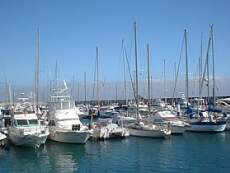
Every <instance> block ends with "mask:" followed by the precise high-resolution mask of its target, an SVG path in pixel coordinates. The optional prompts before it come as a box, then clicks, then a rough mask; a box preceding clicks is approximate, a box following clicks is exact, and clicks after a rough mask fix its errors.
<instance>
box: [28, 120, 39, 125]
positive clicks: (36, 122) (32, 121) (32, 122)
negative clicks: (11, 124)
mask: <svg viewBox="0 0 230 173" xmlns="http://www.w3.org/2000/svg"><path fill="white" fill-rule="evenodd" d="M29 124H30V125H38V120H36V119H32V120H29Z"/></svg>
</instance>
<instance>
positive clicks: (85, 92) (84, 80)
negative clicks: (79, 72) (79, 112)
mask: <svg viewBox="0 0 230 173" xmlns="http://www.w3.org/2000/svg"><path fill="white" fill-rule="evenodd" d="M84 91H85V92H84V93H85V105H86V94H87V91H86V72H84Z"/></svg>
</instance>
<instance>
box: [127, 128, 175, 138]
mask: <svg viewBox="0 0 230 173" xmlns="http://www.w3.org/2000/svg"><path fill="white" fill-rule="evenodd" d="M129 133H130V135H131V136H138V137H149V138H165V137H167V136H169V135H170V134H167V133H165V131H161V130H143V129H137V128H129Z"/></svg>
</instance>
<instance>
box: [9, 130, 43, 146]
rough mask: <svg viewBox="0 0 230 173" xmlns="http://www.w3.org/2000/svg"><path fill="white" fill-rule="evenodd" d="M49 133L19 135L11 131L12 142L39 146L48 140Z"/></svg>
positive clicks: (19, 144) (18, 144)
mask: <svg viewBox="0 0 230 173" xmlns="http://www.w3.org/2000/svg"><path fill="white" fill-rule="evenodd" d="M47 137H48V135H46V134H41V135H24V136H18V135H13V134H10V133H9V139H10V142H11V143H13V144H14V145H16V146H30V147H39V146H40V145H41V144H44V143H45V142H46V139H47Z"/></svg>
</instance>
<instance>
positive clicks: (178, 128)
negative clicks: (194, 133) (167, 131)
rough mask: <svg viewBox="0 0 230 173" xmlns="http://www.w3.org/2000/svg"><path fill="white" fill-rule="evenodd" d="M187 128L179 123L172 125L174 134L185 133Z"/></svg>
mask: <svg viewBox="0 0 230 173" xmlns="http://www.w3.org/2000/svg"><path fill="white" fill-rule="evenodd" d="M185 130H186V127H185V126H177V125H172V126H171V131H172V134H183V133H184V132H185Z"/></svg>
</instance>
